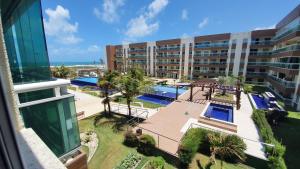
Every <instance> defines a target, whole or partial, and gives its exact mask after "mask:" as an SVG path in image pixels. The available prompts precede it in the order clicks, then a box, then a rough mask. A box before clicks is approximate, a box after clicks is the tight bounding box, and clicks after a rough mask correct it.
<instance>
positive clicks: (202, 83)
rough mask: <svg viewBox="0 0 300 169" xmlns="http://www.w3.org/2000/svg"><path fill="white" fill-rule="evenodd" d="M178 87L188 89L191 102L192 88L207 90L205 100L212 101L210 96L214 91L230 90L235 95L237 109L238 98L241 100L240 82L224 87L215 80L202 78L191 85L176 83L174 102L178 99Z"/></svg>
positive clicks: (238, 104) (238, 105)
mask: <svg viewBox="0 0 300 169" xmlns="http://www.w3.org/2000/svg"><path fill="white" fill-rule="evenodd" d="M179 87H190V98H189V101H193V88H194V87H202V91H204V88H209V92H208V93H207V95H206V100H212V99H211V95H212V93H214V92H215V89H221V90H230V91H233V92H235V95H236V98H237V99H236V105H237V109H240V107H241V104H240V98H241V90H240V81H239V80H237V84H236V86H235V87H234V86H226V85H221V84H220V83H219V82H218V81H217V79H211V78H204V79H199V80H196V81H194V82H192V83H177V84H176V100H177V99H178V88H179ZM224 101H225V100H224Z"/></svg>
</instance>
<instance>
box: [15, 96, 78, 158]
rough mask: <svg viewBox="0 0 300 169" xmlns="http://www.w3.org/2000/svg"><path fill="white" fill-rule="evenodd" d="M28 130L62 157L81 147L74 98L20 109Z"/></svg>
mask: <svg viewBox="0 0 300 169" xmlns="http://www.w3.org/2000/svg"><path fill="white" fill-rule="evenodd" d="M20 112H21V114H22V117H23V120H24V124H25V127H26V128H32V129H33V130H34V131H35V132H36V133H37V135H38V136H39V137H40V138H41V139H42V140H43V141H44V142H45V143H46V145H47V146H48V147H49V148H50V149H51V150H52V151H53V152H54V154H56V156H58V157H59V156H61V155H63V154H65V153H67V152H70V151H71V150H73V149H75V148H77V147H79V146H80V138H79V130H78V124H77V117H76V111H75V104H74V98H73V97H70V98H66V99H62V100H57V101H53V102H47V103H42V104H38V105H33V106H28V107H23V108H20Z"/></svg>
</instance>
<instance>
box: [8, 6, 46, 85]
mask: <svg viewBox="0 0 300 169" xmlns="http://www.w3.org/2000/svg"><path fill="white" fill-rule="evenodd" d="M3 28H4V29H3V30H4V39H5V45H6V50H7V54H8V58H9V64H10V69H11V73H12V78H13V82H14V83H30V82H38V81H47V80H50V79H51V73H50V68H49V59H48V54H47V49H46V42H45V36H44V30H43V22H42V15H41V5H40V1H39V0H26V1H21V3H20V4H19V5H18V7H17V8H16V9H15V10H14V11H13V13H12V16H11V17H10V18H8V19H7V20H5V21H4V26H3Z"/></svg>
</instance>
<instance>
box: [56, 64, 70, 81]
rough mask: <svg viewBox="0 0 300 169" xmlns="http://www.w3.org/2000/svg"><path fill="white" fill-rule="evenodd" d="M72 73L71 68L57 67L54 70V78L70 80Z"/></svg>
mask: <svg viewBox="0 0 300 169" xmlns="http://www.w3.org/2000/svg"><path fill="white" fill-rule="evenodd" d="M70 73H71V71H70V69H69V68H67V67H65V66H64V65H62V66H57V67H55V68H54V70H53V71H52V75H53V76H54V77H57V78H64V79H66V78H68V77H69V75H70Z"/></svg>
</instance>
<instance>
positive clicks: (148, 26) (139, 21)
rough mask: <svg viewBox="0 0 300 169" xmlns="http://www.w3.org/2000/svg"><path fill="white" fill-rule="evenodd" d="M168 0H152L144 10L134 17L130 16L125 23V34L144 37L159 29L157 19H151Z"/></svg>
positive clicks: (131, 36)
mask: <svg viewBox="0 0 300 169" xmlns="http://www.w3.org/2000/svg"><path fill="white" fill-rule="evenodd" d="M168 3H169V1H168V0H154V1H152V2H151V3H150V4H149V5H148V8H147V10H146V11H144V12H143V13H142V14H140V15H139V16H138V17H136V18H132V19H131V20H130V21H129V22H128V24H127V30H126V31H125V35H126V36H128V37H129V38H137V37H144V36H147V35H150V34H152V33H153V32H156V31H157V30H158V29H159V23H158V21H154V22H153V19H154V18H155V17H156V16H157V15H158V14H159V13H160V12H161V11H162V10H163V9H164V8H165V7H166V6H167V5H168Z"/></svg>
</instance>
